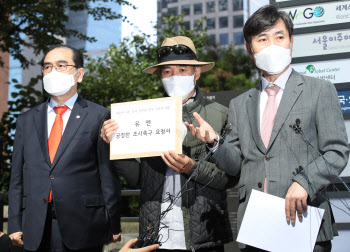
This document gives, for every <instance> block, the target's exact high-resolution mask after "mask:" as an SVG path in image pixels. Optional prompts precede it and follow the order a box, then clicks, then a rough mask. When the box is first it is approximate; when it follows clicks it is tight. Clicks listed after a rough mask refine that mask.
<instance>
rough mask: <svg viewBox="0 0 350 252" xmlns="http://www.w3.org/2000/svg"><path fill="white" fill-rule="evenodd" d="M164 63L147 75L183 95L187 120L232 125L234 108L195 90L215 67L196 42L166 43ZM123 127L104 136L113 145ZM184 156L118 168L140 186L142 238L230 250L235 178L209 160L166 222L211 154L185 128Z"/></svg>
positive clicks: (166, 246) (121, 163) (168, 245)
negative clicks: (151, 234)
mask: <svg viewBox="0 0 350 252" xmlns="http://www.w3.org/2000/svg"><path fill="white" fill-rule="evenodd" d="M157 57H158V64H157V65H154V66H151V67H148V68H146V69H144V70H143V71H144V72H145V73H149V74H158V75H160V77H161V81H162V83H163V86H164V89H165V92H166V94H167V95H168V96H182V100H183V102H182V103H183V121H190V122H192V123H196V120H195V119H194V117H193V112H197V113H199V114H200V115H202V116H203V117H205V118H206V120H208V121H210V122H211V123H212V125H214V126H213V127H214V128H215V129H216V131H217V132H221V131H222V130H223V129H224V127H225V125H226V124H227V114H228V109H227V108H226V107H224V106H221V105H220V104H218V103H215V102H213V101H211V100H208V99H206V98H204V96H203V93H202V91H201V89H200V88H199V87H198V86H196V85H195V83H196V80H198V78H199V77H200V74H201V72H205V71H208V70H210V69H211V68H213V67H214V63H213V62H200V61H199V60H198V55H197V53H196V49H195V46H194V44H193V42H192V40H191V39H189V38H187V37H183V36H178V37H172V38H166V39H165V40H164V41H163V43H162V45H161V47H160V48H159V50H158V52H157ZM117 128H118V124H117V123H116V122H115V121H113V120H108V121H106V122H105V123H104V125H103V128H102V131H101V137H102V138H103V139H104V140H105V141H106V142H110V140H111V138H112V135H113V134H115V133H116V131H117ZM183 128H184V132H183V142H182V145H183V146H182V149H183V154H180V155H178V154H176V153H175V152H173V151H169V152H165V153H164V154H163V155H162V157H150V158H142V159H141V163H139V162H137V161H136V160H134V159H132V160H131V159H130V160H118V161H115V162H114V166H115V167H116V168H117V169H118V171H119V174H120V175H121V176H123V177H125V178H126V179H127V181H128V183H129V184H132V185H135V184H138V183H139V184H140V186H141V199H140V230H139V232H140V238H142V237H143V234H145V233H146V232H147V230H149V229H150V228H154V230H155V236H156V237H159V240H158V241H159V242H160V243H161V247H160V249H161V250H167V251H169V250H184V251H185V250H192V251H193V250H195V251H201V252H207V251H208V252H209V251H213V252H216V251H224V244H225V243H228V242H230V241H232V231H231V226H230V222H229V219H228V211H227V202H226V192H225V188H227V187H230V186H233V177H230V176H229V175H227V174H226V173H224V172H222V171H220V170H219V169H218V168H217V167H216V165H215V163H212V162H209V161H204V162H203V163H202V165H201V167H200V171H199V172H198V174H196V176H194V178H193V179H192V180H191V181H190V182H189V184H188V185H187V187H186V189H185V192H184V193H182V195H181V197H180V199H179V200H178V201H176V203H175V205H174V207H172V208H171V210H170V211H169V212H168V213H167V214H166V215H165V217H164V218H162V219H160V215H161V213H163V212H164V211H165V210H166V209H167V208H168V206H169V205H170V202H171V201H172V200H173V197H172V196H175V195H177V193H178V192H179V191H180V190H181V188H182V186H183V184H184V183H185V181H186V179H187V178H188V177H189V176H190V175H191V174H192V173H193V171H194V170H195V168H196V167H197V166H198V163H199V161H200V160H202V159H203V158H204V156H205V155H206V153H207V151H208V149H207V147H206V145H205V144H201V143H200V142H199V141H198V140H197V139H196V138H195V137H193V136H192V135H191V134H187V129H186V127H185V126H184V127H183Z"/></svg>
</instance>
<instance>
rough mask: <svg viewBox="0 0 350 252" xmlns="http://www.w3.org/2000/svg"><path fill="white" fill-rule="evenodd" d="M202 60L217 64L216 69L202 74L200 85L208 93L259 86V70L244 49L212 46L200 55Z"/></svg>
mask: <svg viewBox="0 0 350 252" xmlns="http://www.w3.org/2000/svg"><path fill="white" fill-rule="evenodd" d="M200 58H201V60H203V61H209V62H211V61H212V62H215V68H214V69H213V70H211V71H209V72H205V73H203V74H202V76H201V78H200V79H199V80H198V84H199V85H200V86H201V87H202V88H203V89H204V90H205V91H207V92H214V91H225V90H234V89H248V88H252V87H254V86H255V85H257V83H258V81H259V80H254V76H255V75H256V74H257V71H258V70H257V69H256V67H255V64H254V62H253V60H252V59H251V58H250V57H249V55H248V54H247V53H246V52H245V51H244V50H243V49H235V47H233V46H230V47H227V48H219V47H217V46H211V47H209V48H208V49H207V51H206V52H205V53H202V55H200Z"/></svg>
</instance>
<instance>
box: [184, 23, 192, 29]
mask: <svg viewBox="0 0 350 252" xmlns="http://www.w3.org/2000/svg"><path fill="white" fill-rule="evenodd" d="M185 27H186V30H190V29H191V22H190V21H186V22H185Z"/></svg>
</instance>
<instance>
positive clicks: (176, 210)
mask: <svg viewBox="0 0 350 252" xmlns="http://www.w3.org/2000/svg"><path fill="white" fill-rule="evenodd" d="M192 97H196V92H195V93H194V94H193V96H192ZM191 102H193V99H188V100H187V101H186V102H185V103H184V104H183V105H185V104H188V103H191ZM186 135H187V128H186V126H185V124H184V122H182V141H183V140H184V139H185V137H186ZM180 190H181V175H180V173H178V172H175V171H174V170H173V169H171V168H169V167H167V168H166V174H165V182H164V187H163V196H162V199H163V202H162V203H161V206H160V208H161V212H163V211H165V210H166V209H167V208H168V207H169V205H170V203H171V202H170V200H169V195H172V196H176V195H177V194H178V193H179V192H180ZM185 193H186V192H185ZM181 206H182V200H181V196H180V198H179V199H178V200H177V201H176V203H175V205H174V206H173V208H172V210H170V211H169V212H168V213H167V215H166V216H165V217H164V219H163V220H161V223H160V228H161V229H160V230H159V235H160V241H161V242H162V246H161V247H160V248H161V249H183V250H186V241H185V228H184V222H183V214H182V210H181ZM162 227H164V228H162Z"/></svg>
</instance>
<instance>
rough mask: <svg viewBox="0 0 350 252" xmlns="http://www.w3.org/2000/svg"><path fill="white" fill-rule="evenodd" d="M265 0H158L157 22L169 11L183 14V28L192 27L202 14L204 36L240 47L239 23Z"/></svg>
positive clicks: (240, 25)
mask: <svg viewBox="0 0 350 252" xmlns="http://www.w3.org/2000/svg"><path fill="white" fill-rule="evenodd" d="M268 3H269V1H268V0H158V24H159V25H161V18H162V17H165V16H168V15H170V14H174V15H184V21H185V25H186V28H187V29H195V28H196V27H197V24H198V21H199V20H200V19H201V18H203V17H205V18H206V20H205V21H204V23H203V28H206V29H207V33H208V38H209V39H210V40H212V41H213V42H215V43H216V44H218V45H220V46H228V45H234V46H236V47H238V48H243V47H244V38H243V26H244V23H245V21H246V20H247V19H248V17H249V16H250V15H251V14H252V13H254V12H255V11H256V10H257V9H258V8H259V7H261V6H263V5H265V4H268Z"/></svg>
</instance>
